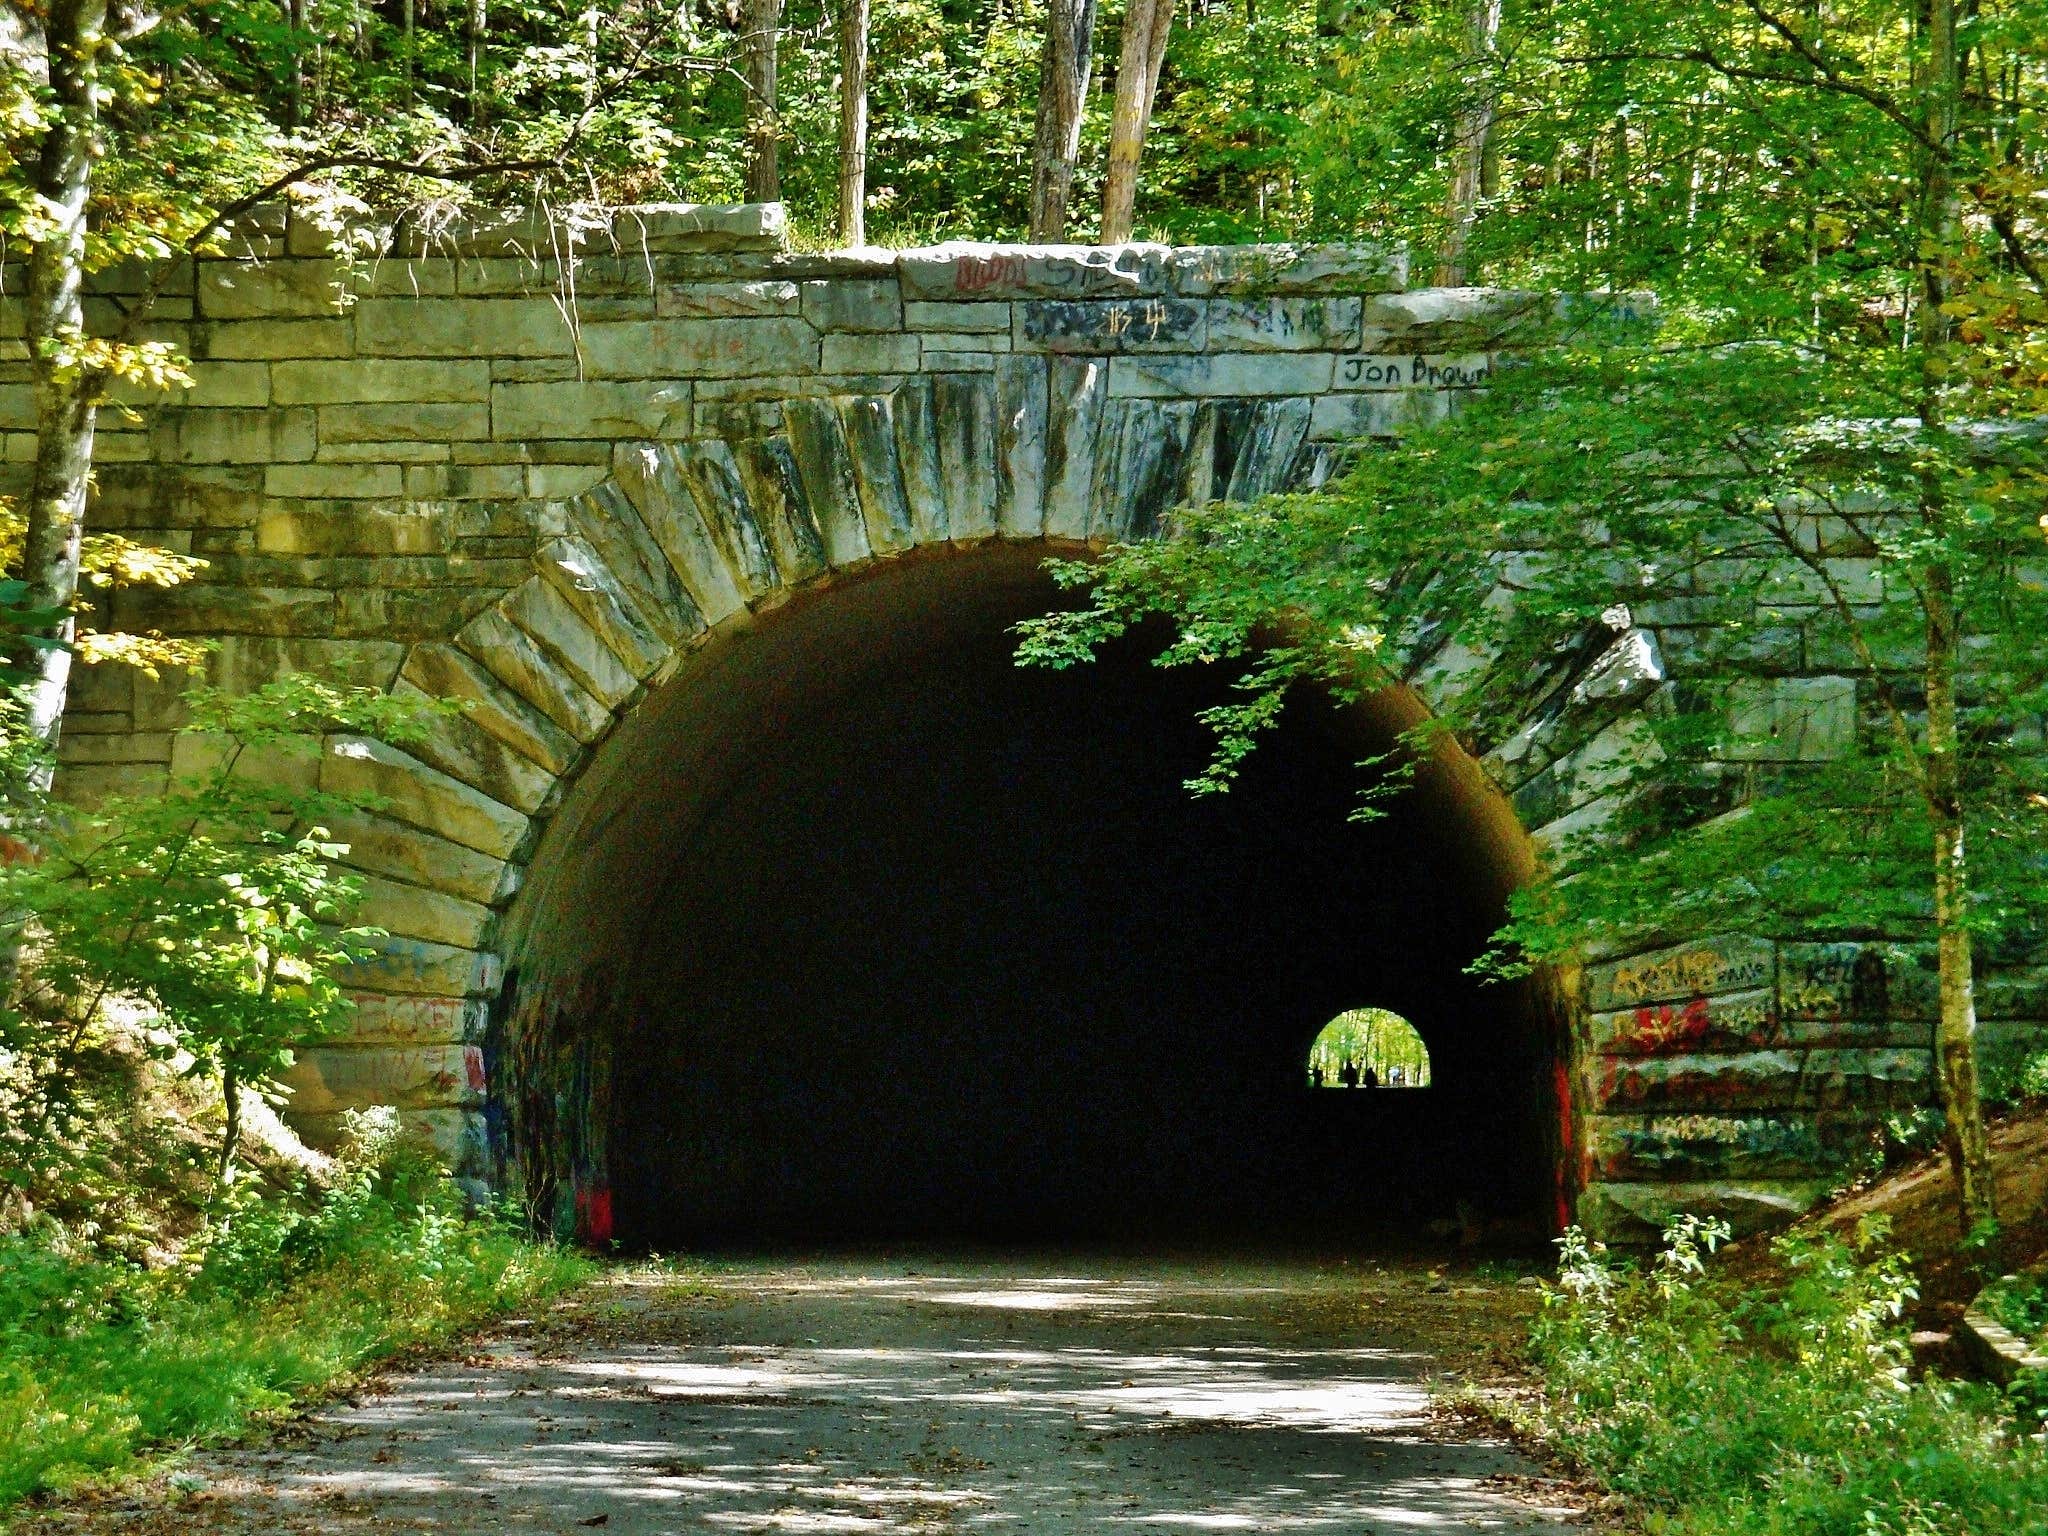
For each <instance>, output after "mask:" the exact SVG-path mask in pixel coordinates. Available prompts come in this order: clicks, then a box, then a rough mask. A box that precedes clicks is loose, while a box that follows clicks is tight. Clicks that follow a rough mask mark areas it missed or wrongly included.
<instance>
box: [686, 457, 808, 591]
mask: <svg viewBox="0 0 2048 1536" xmlns="http://www.w3.org/2000/svg"><path fill="white" fill-rule="evenodd" d="M668 452H669V454H670V455H671V456H672V457H673V459H674V461H675V464H676V467H677V469H678V470H680V471H681V473H682V477H683V484H684V486H685V487H686V488H687V491H688V496H689V500H690V502H691V503H692V504H693V505H694V506H695V507H696V510H697V515H698V517H699V518H700V519H701V520H702V522H703V525H704V527H705V528H706V529H708V530H709V531H710V534H711V537H712V540H713V542H714V543H715V544H716V545H717V547H718V551H719V553H720V554H721V555H722V556H723V557H724V559H725V564H726V567H727V569H728V570H730V571H731V572H732V573H733V575H734V577H735V579H736V580H737V581H738V583H739V585H740V586H741V588H742V589H743V590H745V591H746V593H747V594H748V596H749V597H750V598H752V597H758V596H761V595H762V594H763V593H767V592H772V591H774V590H775V589H776V588H778V587H780V586H782V585H784V584H785V581H786V578H785V577H784V575H783V573H782V571H781V570H780V569H779V568H778V566H777V564H776V559H775V552H774V550H773V548H772V547H771V546H770V544H769V542H768V535H767V532H766V531H765V530H764V529H763V528H762V526H761V523H760V520H759V519H758V518H757V517H755V515H754V508H753V504H752V501H751V500H750V498H749V497H748V494H747V484H746V478H745V476H744V475H742V474H741V472H740V466H739V459H738V456H737V455H736V454H734V452H733V450H732V448H731V446H730V445H729V444H727V443H724V442H721V441H718V440H716V439H710V440H699V441H696V442H689V443H677V444H675V445H673V446H672V447H670V448H669V449H668Z"/></svg>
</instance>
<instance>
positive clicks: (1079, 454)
mask: <svg viewBox="0 0 2048 1536" xmlns="http://www.w3.org/2000/svg"><path fill="white" fill-rule="evenodd" d="M1108 398H1109V362H1108V360H1107V359H1102V358H1065V357H1055V358H1053V359H1051V361H1050V362H1049V363H1048V365H1047V370H1046V429H1045V534H1046V537H1047V538H1053V539H1083V538H1086V537H1087V536H1088V516H1089V511H1090V507H1091V501H1092V498H1093V495H1094V488H1095V457H1096V449H1097V445H1098V443H1099V441H1100V439H1101V435H1102V418H1103V409H1104V406H1105V405H1106V404H1107V402H1108Z"/></svg>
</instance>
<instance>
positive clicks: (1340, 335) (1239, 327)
mask: <svg viewBox="0 0 2048 1536" xmlns="http://www.w3.org/2000/svg"><path fill="white" fill-rule="evenodd" d="M1360 303H1361V300H1359V299H1358V298H1357V297H1356V296H1355V295H1350V296H1343V297H1335V298H1300V297H1294V298H1256V299H1253V298H1241V299H1211V300H1209V301H1208V303H1207V309H1208V316H1209V325H1208V344H1209V345H1210V346H1211V347H1213V348H1215V349H1216V350H1217V351H1229V352H1348V351H1350V350H1351V349H1352V348H1353V347H1356V346H1357V345H1358V343H1359V334H1360V333H1359V320H1358V317H1359V306H1360ZM1346 361H1347V362H1348V361H1349V359H1347V360H1346ZM1340 372H1341V370H1340ZM1338 387H1339V388H1342V387H1343V386H1342V385H1341V384H1340V385H1339V386H1338Z"/></svg>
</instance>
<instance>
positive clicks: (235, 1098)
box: [215, 1069, 242, 1184]
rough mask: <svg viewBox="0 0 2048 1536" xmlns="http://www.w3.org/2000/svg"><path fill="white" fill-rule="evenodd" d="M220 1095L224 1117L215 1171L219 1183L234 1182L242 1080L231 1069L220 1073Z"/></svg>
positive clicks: (240, 1122)
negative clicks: (217, 1165)
mask: <svg viewBox="0 0 2048 1536" xmlns="http://www.w3.org/2000/svg"><path fill="white" fill-rule="evenodd" d="M220 1095H221V1102H222V1105H223V1107H224V1108H225V1109H226V1111H227V1115H226V1118H225V1119H224V1120H223V1121H222V1123H221V1128H220V1166H219V1168H218V1169H217V1170H216V1172H215V1178H216V1181H217V1182H219V1183H221V1184H232V1183H234V1182H235V1154H236V1153H237V1152H239V1151H240V1150H241V1146H242V1080H241V1079H240V1078H239V1077H237V1076H236V1075H235V1073H234V1071H233V1070H232V1069H229V1070H227V1071H224V1072H222V1073H221V1075H220Z"/></svg>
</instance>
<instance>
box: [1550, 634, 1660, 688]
mask: <svg viewBox="0 0 2048 1536" xmlns="http://www.w3.org/2000/svg"><path fill="white" fill-rule="evenodd" d="M1668 675H1669V674H1668V673H1667V671H1666V669H1665V666H1664V652H1663V650H1662V648H1661V647H1660V646H1659V645H1658V644H1657V634H1656V631H1655V630H1649V629H1641V628H1636V629H1630V630H1627V631H1625V632H1623V634H1622V635H1621V637H1620V638H1619V639H1618V640H1616V641H1615V642H1614V644H1612V645H1610V646H1609V647H1608V648H1607V649H1606V650H1605V651H1603V652H1602V653H1601V654H1600V657H1599V659H1598V660H1596V661H1595V662H1594V663H1593V665H1592V666H1590V667H1588V668H1587V669H1586V674H1585V676H1583V677H1581V678H1580V679H1579V680H1578V682H1576V683H1574V684H1573V685H1572V702H1573V703H1575V704H1614V703H1630V702H1636V701H1639V700H1641V699H1643V698H1646V697H1647V696H1648V695H1649V694H1651V693H1653V692H1654V691H1655V690H1656V689H1657V688H1658V687H1660V686H1661V685H1662V684H1663V682H1664V680H1665V678H1666V677H1667V676H1668Z"/></svg>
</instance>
